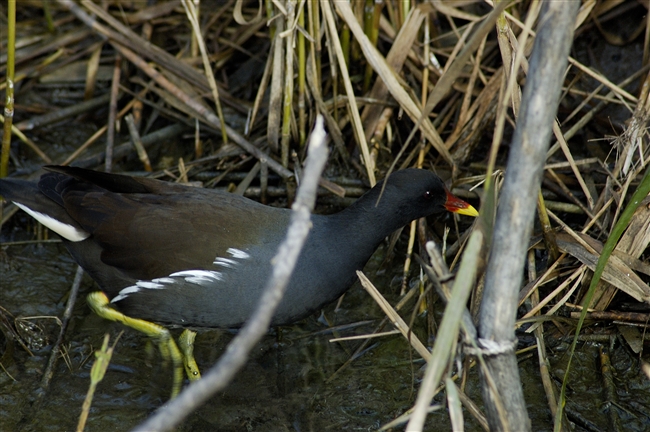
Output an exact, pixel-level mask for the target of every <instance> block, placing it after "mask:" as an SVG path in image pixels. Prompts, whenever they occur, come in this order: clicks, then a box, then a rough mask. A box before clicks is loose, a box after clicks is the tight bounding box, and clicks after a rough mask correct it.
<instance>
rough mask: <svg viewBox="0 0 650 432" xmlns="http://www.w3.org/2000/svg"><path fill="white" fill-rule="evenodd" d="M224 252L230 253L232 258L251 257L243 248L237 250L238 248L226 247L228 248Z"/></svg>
mask: <svg viewBox="0 0 650 432" xmlns="http://www.w3.org/2000/svg"><path fill="white" fill-rule="evenodd" d="M226 252H228V253H229V254H230V255H232V257H233V258H238V259H248V258H250V257H251V256H250V255H249V254H247V253H246V252H244V251H243V250H239V249H235V248H228V250H227V251H226Z"/></svg>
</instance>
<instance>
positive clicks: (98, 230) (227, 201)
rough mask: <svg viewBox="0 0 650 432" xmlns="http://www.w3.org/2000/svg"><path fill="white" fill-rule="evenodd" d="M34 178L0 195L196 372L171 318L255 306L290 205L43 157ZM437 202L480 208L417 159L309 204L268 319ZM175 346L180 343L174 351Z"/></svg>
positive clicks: (310, 299)
mask: <svg viewBox="0 0 650 432" xmlns="http://www.w3.org/2000/svg"><path fill="white" fill-rule="evenodd" d="M44 169H45V170H46V173H45V174H43V175H42V176H41V177H40V180H39V181H38V182H30V181H25V180H20V179H13V178H4V179H0V196H2V197H3V198H4V200H6V201H11V202H13V203H14V204H15V205H16V206H18V207H19V208H21V209H22V210H24V211H25V212H27V213H28V214H29V215H31V216H32V217H34V218H35V219H36V220H37V221H39V222H40V223H41V224H43V225H44V226H46V227H47V228H49V229H51V230H52V231H54V232H55V233H57V234H58V235H59V236H60V237H61V239H62V241H63V244H64V245H65V247H66V248H67V250H68V251H69V252H70V254H71V255H72V257H73V258H74V260H75V261H76V262H77V263H78V264H79V265H80V266H81V267H82V268H83V269H84V270H85V271H86V272H87V273H88V274H89V275H90V276H91V278H92V279H94V280H95V281H96V282H97V284H98V285H99V288H100V290H99V291H93V292H91V293H90V294H89V295H88V303H89V304H90V306H91V308H92V309H93V310H94V311H95V312H96V313H97V314H98V315H100V316H102V317H104V318H106V319H109V320H113V321H118V322H121V323H123V324H125V325H127V326H129V327H132V328H134V329H136V330H139V331H141V332H143V333H145V334H147V335H149V336H150V337H152V338H154V339H156V340H157V342H158V344H159V347H160V349H161V351H162V353H163V355H164V356H166V357H171V358H172V362H173V364H174V369H175V372H174V388H173V390H172V397H173V396H174V395H175V394H177V393H178V391H179V389H180V386H181V382H182V375H183V372H182V367H180V364H181V363H182V364H183V365H184V366H185V371H186V373H187V374H188V377H189V378H190V379H197V378H198V377H200V373H199V372H198V367H197V366H196V363H195V361H194V359H193V355H192V344H193V340H194V339H193V338H194V332H193V331H190V330H186V332H184V333H183V335H181V338H180V344H181V349H179V348H178V346H177V345H176V343H175V342H174V339H173V338H172V337H171V335H170V333H169V330H168V327H182V328H185V329H193V328H194V329H195V328H201V327H208V328H237V327H240V326H241V325H242V324H243V323H244V322H245V321H246V320H247V319H248V318H249V317H250V315H251V314H252V312H253V310H254V309H255V307H256V305H257V301H258V299H259V298H260V296H261V293H262V290H263V289H264V287H265V285H266V281H267V280H268V279H269V276H270V274H271V259H272V258H273V256H274V255H275V253H276V251H277V249H278V246H279V244H280V243H281V242H282V240H283V239H284V236H285V234H286V231H287V228H288V225H289V219H290V214H291V211H290V210H289V209H283V208H276V207H271V206H266V205H263V204H261V203H258V202H256V201H254V200H251V199H248V198H245V197H243V196H240V195H235V194H231V193H228V192H224V191H219V190H216V189H204V188H197V187H190V186H186V185H181V184H177V183H170V182H165V181H161V180H155V179H150V178H145V177H131V176H126V175H120V174H112V173H105V172H100V171H94V170H88V169H83V168H78V167H71V166H46V167H44ZM444 210H447V211H450V212H454V213H457V214H462V215H468V216H477V215H478V212H477V211H476V209H474V207H472V206H471V205H470V204H468V203H467V202H465V201H463V200H461V199H459V198H457V197H455V196H454V195H452V194H451V193H450V192H449V190H448V189H447V188H446V187H445V185H444V182H443V181H442V180H441V179H440V178H439V177H438V176H437V175H436V174H434V173H433V172H431V171H428V170H424V169H414V168H410V169H403V170H399V171H395V172H393V173H392V174H390V175H389V176H388V178H387V179H385V180H384V181H381V182H379V183H378V184H377V185H375V186H374V187H373V188H372V189H370V190H369V191H368V192H366V193H365V194H364V195H363V196H361V197H360V198H359V199H358V200H357V201H355V202H354V203H353V204H352V205H351V206H349V207H347V208H346V209H344V210H342V211H340V212H339V213H335V214H331V215H318V214H314V215H312V219H311V221H312V228H311V230H310V233H309V235H308V238H307V241H306V243H305V245H304V247H303V250H302V252H301V254H300V256H299V258H298V262H297V264H296V268H295V270H294V273H293V275H292V276H291V279H290V281H289V284H288V286H287V288H286V293H285V295H284V297H283V299H282V301H281V303H280V304H279V306H278V308H277V310H276V311H275V314H274V316H273V319H272V325H275V326H278V325H284V324H290V323H293V322H296V321H298V320H300V319H302V318H304V317H306V316H308V315H310V314H312V313H313V312H315V311H317V310H319V309H320V308H322V307H323V306H324V305H326V304H328V303H330V302H332V301H334V300H335V299H337V298H338V297H340V296H341V295H342V294H343V293H344V292H345V291H346V290H347V289H348V288H349V287H350V285H352V283H353V282H354V280H355V278H356V271H357V270H361V269H363V267H364V265H365V264H366V262H367V261H368V260H369V259H370V257H371V255H372V254H373V253H374V251H375V250H376V249H377V247H378V246H379V244H380V243H381V242H382V240H383V239H384V238H385V237H386V236H387V235H389V234H391V233H392V232H393V231H395V230H397V229H399V228H401V227H402V226H404V225H406V224H408V223H409V222H411V221H413V220H415V219H418V218H421V217H426V216H429V215H432V214H436V213H440V212H443V211H444ZM181 351H182V353H181Z"/></svg>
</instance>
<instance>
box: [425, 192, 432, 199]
mask: <svg viewBox="0 0 650 432" xmlns="http://www.w3.org/2000/svg"><path fill="white" fill-rule="evenodd" d="M431 198H433V194H432V193H431V191H425V192H424V199H425V200H427V201H428V200H430V199H431Z"/></svg>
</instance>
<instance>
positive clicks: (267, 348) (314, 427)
mask: <svg viewBox="0 0 650 432" xmlns="http://www.w3.org/2000/svg"><path fill="white" fill-rule="evenodd" d="M12 237H13V236H12ZM381 260H382V253H381V251H380V252H379V253H377V254H375V257H373V260H372V261H371V264H370V265H369V266H368V268H367V269H366V272H367V274H368V275H369V276H370V277H371V279H372V280H373V281H374V282H375V283H376V284H377V286H378V288H379V289H380V290H381V291H382V292H384V293H387V296H388V297H389V298H390V299H391V300H393V302H394V300H395V299H396V298H397V297H396V295H395V294H394V293H393V291H394V290H393V289H392V288H391V287H390V286H389V285H390V283H389V282H390V280H392V279H393V277H394V276H397V275H399V272H400V268H401V264H400V263H399V262H397V261H398V260H397V261H396V264H394V265H392V266H391V267H390V268H389V269H388V271H386V272H385V273H383V274H381V275H376V271H375V270H374V269H376V268H377V266H378V265H379V264H380V263H381ZM0 261H1V263H0V265H1V266H2V267H1V271H2V278H1V279H0V304H1V305H2V306H3V307H4V308H6V309H7V310H9V311H10V312H11V313H13V314H14V315H16V316H32V315H52V316H61V315H62V313H63V308H64V305H65V301H66V293H67V291H68V289H69V286H70V285H71V283H72V280H73V278H74V272H75V270H76V265H75V264H74V262H73V261H72V260H71V258H70V257H69V255H68V254H67V252H66V251H65V248H64V247H63V246H62V245H61V244H45V245H42V246H37V245H28V246H11V247H8V248H6V249H5V250H3V255H2V259H1V260H0ZM93 287H94V285H93V282H92V281H91V280H90V279H89V278H88V277H87V276H86V277H85V278H84V282H83V284H82V290H83V291H84V293H85V292H89V291H90V290H91V289H94V288H93ZM334 308H335V305H330V306H328V307H327V308H325V312H324V313H325V317H327V319H328V320H330V322H331V323H332V324H333V325H339V324H346V323H355V322H360V321H365V320H370V321H371V323H368V324H365V325H362V326H360V327H357V328H354V329H352V330H344V331H341V332H340V334H337V336H338V335H351V334H363V333H368V332H370V331H372V329H373V328H374V325H375V324H376V323H377V322H379V320H380V319H381V318H382V317H383V315H382V313H381V311H380V310H379V308H378V307H377V306H376V305H375V304H374V302H373V301H372V300H371V299H370V298H369V296H368V295H367V294H366V293H365V291H363V290H362V289H361V288H360V287H359V286H358V285H355V286H354V287H353V288H352V289H351V290H350V291H349V292H348V294H347V295H346V296H345V299H344V301H343V302H342V305H341V308H340V309H339V310H338V311H335V310H334ZM318 318H319V317H318V316H312V317H309V318H308V319H305V320H303V321H301V322H299V323H297V324H295V325H293V326H290V327H283V328H282V329H280V330H277V329H276V330H273V331H271V332H270V333H269V334H268V335H267V336H266V337H265V338H264V339H263V341H262V342H261V343H260V344H259V345H258V346H257V347H256V349H255V350H254V351H253V353H252V354H251V359H250V361H249V362H248V363H247V365H246V366H245V368H244V370H243V371H242V372H241V373H240V374H238V375H237V376H236V377H235V379H234V380H233V382H232V383H231V384H230V386H228V387H227V389H226V390H225V391H223V392H221V393H220V394H218V395H217V396H215V397H213V398H212V399H211V400H210V401H209V402H208V403H207V404H206V405H204V406H203V407H201V408H200V409H199V410H198V411H197V412H195V413H193V414H191V415H190V416H189V417H188V419H187V420H186V421H185V422H184V423H183V425H182V426H181V427H180V428H179V430H184V431H215V430H216V431H244V430H246V431H283V430H286V431H327V430H376V429H378V428H379V427H381V426H382V425H383V424H385V423H387V422H389V421H391V420H392V419H394V418H395V417H397V416H399V415H400V414H402V413H403V412H404V411H406V410H407V409H409V408H410V407H411V406H412V404H413V402H414V399H415V395H416V391H417V388H418V387H419V380H420V379H421V377H422V375H423V370H422V367H423V362H422V361H421V360H419V359H417V356H413V357H415V358H416V360H415V361H413V358H412V357H411V353H409V351H408V349H407V346H406V343H405V341H404V340H403V339H402V337H401V336H398V335H394V336H389V337H385V338H381V339H379V340H376V341H375V343H373V344H371V345H370V348H369V349H368V350H367V351H366V352H365V353H364V354H363V355H362V356H361V357H360V358H358V359H357V360H356V361H354V362H353V363H352V365H351V366H350V367H348V368H346V369H344V370H342V371H340V372H338V373H336V371H337V370H338V369H339V367H340V366H341V365H342V364H343V363H345V361H346V360H347V359H348V358H349V356H350V354H351V353H352V352H354V350H355V348H356V346H357V344H358V342H342V343H330V342H329V339H331V338H332V337H334V336H333V335H332V334H331V333H324V331H326V330H327V327H326V326H325V325H324V324H322V322H323V320H322V319H321V320H319V319H318ZM424 321H425V319H424V317H419V318H418V322H417V323H416V326H419V327H421V326H422V325H424ZM35 322H36V323H38V324H39V325H40V326H41V327H42V329H43V331H44V333H45V334H47V335H49V341H50V343H51V341H52V340H53V339H54V338H55V334H56V332H57V331H58V326H57V324H56V323H55V322H54V321H53V320H48V319H39V320H36V321H35ZM121 330H123V327H122V326H120V325H118V324H114V323H110V322H107V321H105V320H103V319H101V318H99V317H97V316H95V315H93V314H92V313H91V312H90V310H89V309H88V307H87V306H86V305H85V301H83V295H82V297H81V299H80V301H79V302H78V303H77V306H76V307H75V312H74V318H73V319H72V322H71V324H70V328H69V330H68V333H67V336H66V342H65V348H66V352H67V355H68V357H69V366H68V364H66V362H64V361H59V362H58V365H57V367H56V372H55V376H54V379H53V381H52V384H51V387H50V389H49V391H48V392H47V394H46V396H45V398H44V402H43V404H42V405H41V406H40V407H38V408H33V407H31V406H30V401H31V400H32V399H33V394H34V393H33V391H34V389H35V388H37V386H38V383H39V382H40V377H41V373H42V371H43V369H44V367H45V364H46V362H47V358H48V355H49V351H50V349H51V345H49V344H47V345H45V346H44V347H43V348H41V349H38V350H36V351H35V352H34V354H35V355H34V357H30V356H29V355H28V354H27V353H26V352H25V351H24V350H23V349H22V348H20V347H19V346H18V345H17V344H14V345H15V346H14V352H13V353H10V355H7V356H5V357H9V360H7V359H6V358H3V360H2V362H3V366H4V367H5V368H6V369H7V372H8V373H9V374H11V376H12V377H13V378H14V379H15V380H14V379H12V378H10V377H9V375H8V374H7V373H0V425H1V426H0V430H3V431H4V430H7V431H13V430H24V431H62V430H73V429H74V428H75V427H76V424H77V419H78V416H79V413H80V410H81V405H82V402H83V399H84V397H85V394H86V391H87V388H88V383H89V371H90V367H91V365H92V361H93V360H94V356H93V355H92V353H93V352H94V350H95V349H97V348H98V347H99V346H100V345H101V342H102V338H103V336H104V334H105V333H109V334H110V335H111V343H112V341H113V340H114V338H115V336H116V335H117V334H118V333H119V332H120V331H121ZM232 337H233V333H232V332H227V331H219V330H210V331H204V332H201V333H200V334H199V336H198V337H197V342H196V351H195V354H196V357H197V361H198V363H199V366H200V367H201V368H202V369H203V370H205V369H207V368H208V367H209V366H210V365H211V364H213V363H214V362H215V361H216V360H217V359H218V357H219V355H220V353H221V352H223V350H224V349H225V347H226V345H227V343H228V342H229V341H230V340H231V339H232ZM3 342H4V341H3ZM4 346H5V347H6V346H7V345H4ZM148 347H149V348H152V347H151V344H150V342H148V340H147V338H146V337H144V336H142V335H140V334H138V333H136V332H135V331H132V330H128V329H127V330H126V331H125V332H124V334H123V335H122V336H121V338H120V340H119V343H118V345H117V348H116V350H115V354H114V356H113V359H112V362H111V366H110V367H109V369H108V372H107V374H106V377H105V379H104V381H102V382H101V383H100V384H99V386H98V389H97V392H96V394H95V399H94V401H93V407H92V409H91V412H90V416H89V419H88V424H87V430H102V431H122V430H129V429H131V428H132V427H134V426H136V425H137V424H139V423H140V422H141V421H143V420H144V419H145V418H146V417H147V416H148V415H149V414H150V413H151V412H153V411H154V410H155V409H156V408H158V407H159V406H160V405H161V404H163V403H164V402H165V401H166V400H167V398H168V395H169V391H170V385H171V372H170V369H169V367H167V366H165V365H163V364H162V362H161V359H160V356H159V355H158V353H157V350H156V349H149V350H147V348H148ZM147 352H149V353H152V354H147ZM595 352H597V350H596V349H595V345H593V346H592V345H583V346H582V347H581V351H580V353H579V355H578V357H577V361H575V362H574V367H575V369H574V373H573V375H574V379H572V382H571V385H570V389H569V390H570V391H569V397H570V401H569V406H570V407H571V408H572V409H574V410H576V411H577V412H579V413H581V414H582V415H583V416H585V417H587V418H589V420H591V421H592V422H594V424H596V425H598V426H599V427H600V428H601V430H608V423H607V417H606V415H605V411H606V407H605V405H604V402H603V398H602V396H601V395H602V390H600V389H601V384H600V373H599V370H598V366H597V363H596V357H595V354H594V353H595ZM613 358H614V360H615V365H614V366H615V368H617V371H616V373H617V378H618V379H619V381H618V384H619V385H620V386H619V388H620V394H619V403H620V404H621V406H622V407H624V408H625V409H621V410H619V411H621V412H622V415H623V417H624V419H625V422H624V423H623V424H625V428H626V430H644V429H645V430H647V428H648V427H650V421H649V420H648V418H647V416H646V414H644V413H645V412H649V411H650V410H648V408H650V395H649V394H648V392H649V391H650V386H648V381H647V380H646V379H644V378H643V377H641V376H640V375H639V372H638V371H639V368H638V361H636V359H635V358H634V357H633V356H631V355H630V354H629V353H628V352H627V350H626V349H625V348H622V347H621V346H620V344H619V345H618V347H617V349H615V351H614V354H613ZM563 359H564V352H563V351H562V350H561V349H559V350H557V351H556V357H555V358H552V362H553V364H552V367H554V368H555V369H552V370H553V371H556V372H557V373H558V374H559V373H560V372H561V370H562V367H563V366H562V365H563ZM520 373H521V376H522V382H523V383H524V391H525V395H526V400H527V403H528V409H529V414H530V416H531V419H532V422H533V429H534V430H536V431H544V430H549V431H550V430H552V424H551V418H550V414H549V411H548V408H547V404H546V400H545V396H544V393H543V389H542V387H541V384H540V379H539V371H538V366H537V358H536V356H535V355H533V356H530V357H528V358H525V359H523V360H522V361H521V362H520ZM470 377H471V379H470V380H469V382H468V386H467V389H466V391H467V393H468V395H469V396H470V397H471V398H473V399H474V401H475V402H477V403H478V404H479V405H481V400H480V392H479V389H478V384H477V382H478V379H477V374H476V371H472V372H471V373H470ZM442 401H443V399H442V398H441V397H440V396H438V397H436V399H435V401H434V402H436V403H440V402H442ZM626 410H627V411H626ZM465 415H466V418H465V422H466V423H465V425H466V430H470V431H472V430H480V427H479V426H478V423H476V422H475V421H474V420H473V419H472V418H470V417H469V415H467V413H465ZM427 430H432V431H433V430H451V428H450V425H449V421H448V417H447V414H446V410H444V409H443V410H441V411H438V412H434V413H432V414H430V415H429V417H428V422H427ZM578 430H581V429H580V428H578Z"/></svg>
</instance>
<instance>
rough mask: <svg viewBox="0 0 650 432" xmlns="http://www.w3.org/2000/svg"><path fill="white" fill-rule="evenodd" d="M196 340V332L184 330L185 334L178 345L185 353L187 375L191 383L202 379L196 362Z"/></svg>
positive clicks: (184, 361)
mask: <svg viewBox="0 0 650 432" xmlns="http://www.w3.org/2000/svg"><path fill="white" fill-rule="evenodd" d="M194 338H196V332H194V331H192V330H189V329H185V330H183V333H181V336H180V337H179V338H178V345H179V347H180V349H181V351H182V352H183V365H184V366H185V373H186V374H187V377H188V378H189V379H190V381H196V380H199V379H201V372H200V371H199V366H198V365H197V364H196V360H194Z"/></svg>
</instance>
